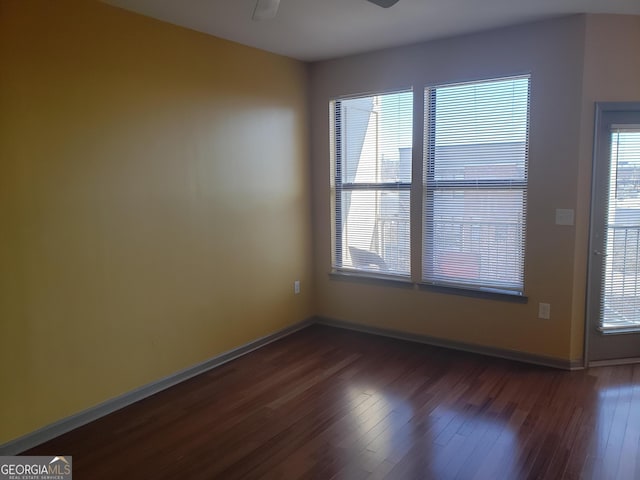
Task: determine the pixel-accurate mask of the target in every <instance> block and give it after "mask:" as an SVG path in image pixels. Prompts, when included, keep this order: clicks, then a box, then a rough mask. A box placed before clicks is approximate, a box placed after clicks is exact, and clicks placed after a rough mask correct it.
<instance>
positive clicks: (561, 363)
mask: <svg viewBox="0 0 640 480" xmlns="http://www.w3.org/2000/svg"><path fill="white" fill-rule="evenodd" d="M315 323H317V324H321V325H327V326H329V327H336V328H344V329H347V330H355V331H358V332H363V333H370V334H372V335H380V336H383V337H390V338H397V339H399V340H407V341H409V342H417V343H424V344H426V345H433V346H434V347H443V348H449V349H453V350H461V351H463V352H470V353H478V354H481V355H487V356H490V357H499V358H505V359H507V360H515V361H518V362H525V363H532V364H535V365H542V366H545V367H553V368H559V369H562V370H582V369H583V368H584V366H583V364H582V361H581V360H579V361H569V360H563V359H560V358H554V357H545V356H542V355H535V354H532V353H524V352H519V351H517V350H508V349H503V348H495V347H485V346H482V345H474V344H470V343H464V342H456V341H453V340H446V339H442V338H437V337H431V336H428V335H420V334H415V333H407V332H402V331H400V330H391V329H386V328H379V327H372V326H369V325H363V324H360V323H353V322H349V321H345V320H336V319H333V318H326V317H316V320H315Z"/></svg>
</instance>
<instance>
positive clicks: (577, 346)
mask: <svg viewBox="0 0 640 480" xmlns="http://www.w3.org/2000/svg"><path fill="white" fill-rule="evenodd" d="M583 78H584V80H583V96H582V117H581V136H580V164H579V170H578V192H577V195H578V199H577V204H578V211H577V212H576V248H575V261H574V266H575V269H574V294H573V299H574V307H573V329H572V330H573V335H572V337H571V338H572V342H571V352H572V356H573V357H574V358H578V357H580V356H581V355H582V347H583V336H584V325H585V322H584V318H585V302H584V298H585V295H586V293H585V289H586V275H587V258H588V254H587V250H588V240H589V214H590V209H589V207H590V198H591V197H590V196H591V172H592V160H593V130H594V116H595V102H629V101H635V102H640V16H631V15H628V16H621V15H587V16H586V29H585V49H584V74H583Z"/></svg>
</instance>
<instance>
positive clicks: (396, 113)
mask: <svg viewBox="0 0 640 480" xmlns="http://www.w3.org/2000/svg"><path fill="white" fill-rule="evenodd" d="M331 112H332V128H331V131H332V152H333V162H332V164H333V172H332V181H333V185H332V187H333V202H334V229H335V230H334V254H333V268H334V269H336V270H347V271H348V270H352V271H359V272H368V273H375V274H384V275H394V276H402V277H408V276H409V275H410V250H409V248H410V246H409V237H410V227H409V211H410V189H411V163H412V161H411V158H412V157H411V152H412V141H413V138H412V136H413V94H412V92H411V91H404V92H396V93H389V94H381V95H374V96H367V97H357V98H348V99H341V100H336V101H334V102H332V104H331Z"/></svg>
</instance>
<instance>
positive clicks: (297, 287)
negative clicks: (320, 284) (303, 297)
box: [293, 280, 300, 295]
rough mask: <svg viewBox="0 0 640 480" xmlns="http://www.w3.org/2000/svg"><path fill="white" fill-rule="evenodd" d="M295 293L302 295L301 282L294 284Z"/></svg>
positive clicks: (297, 281)
mask: <svg viewBox="0 0 640 480" xmlns="http://www.w3.org/2000/svg"><path fill="white" fill-rule="evenodd" d="M293 293H295V294H296V295H298V294H299V293H300V280H296V281H295V282H293Z"/></svg>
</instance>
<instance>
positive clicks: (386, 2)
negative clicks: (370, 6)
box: [368, 0, 398, 8]
mask: <svg viewBox="0 0 640 480" xmlns="http://www.w3.org/2000/svg"><path fill="white" fill-rule="evenodd" d="M368 1H369V2H371V3H375V4H376V5H378V6H380V7H382V8H389V7H392V6H393V5H395V4H396V3H398V0H368Z"/></svg>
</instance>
